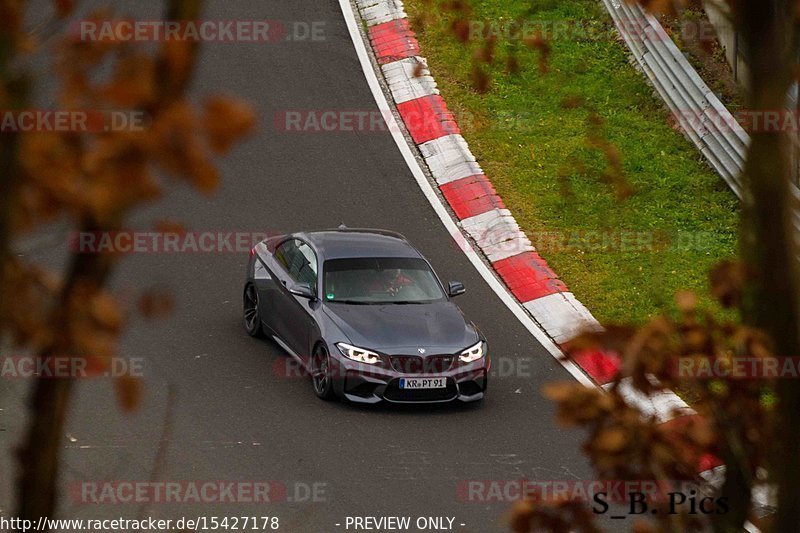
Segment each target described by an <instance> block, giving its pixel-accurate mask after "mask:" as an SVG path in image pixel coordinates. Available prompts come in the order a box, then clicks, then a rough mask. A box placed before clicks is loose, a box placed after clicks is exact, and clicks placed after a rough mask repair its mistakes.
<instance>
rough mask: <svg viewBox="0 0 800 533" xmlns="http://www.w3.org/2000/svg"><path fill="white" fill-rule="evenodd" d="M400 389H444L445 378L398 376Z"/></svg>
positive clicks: (445, 384) (445, 386) (445, 385)
mask: <svg viewBox="0 0 800 533" xmlns="http://www.w3.org/2000/svg"><path fill="white" fill-rule="evenodd" d="M400 388H401V389H444V388H447V378H400Z"/></svg>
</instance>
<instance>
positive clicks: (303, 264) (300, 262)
mask: <svg viewBox="0 0 800 533" xmlns="http://www.w3.org/2000/svg"><path fill="white" fill-rule="evenodd" d="M293 266H294V267H296V270H295V271H294V272H293V271H292V270H291V269H290V270H289V275H290V276H292V279H294V280H295V281H297V282H300V283H310V284H311V287H312V288H315V287H316V285H317V257H316V255H314V250H312V249H311V247H310V246H309V245H307V244H306V243H304V242H298V246H297V259H296V260H295V262H294V264H293Z"/></svg>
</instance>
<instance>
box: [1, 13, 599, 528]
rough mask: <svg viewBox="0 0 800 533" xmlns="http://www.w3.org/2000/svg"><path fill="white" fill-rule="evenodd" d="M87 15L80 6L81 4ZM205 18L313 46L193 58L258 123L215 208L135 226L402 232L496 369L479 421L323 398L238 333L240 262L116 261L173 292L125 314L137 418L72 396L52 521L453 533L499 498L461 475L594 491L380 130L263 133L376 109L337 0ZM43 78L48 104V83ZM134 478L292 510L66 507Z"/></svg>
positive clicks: (177, 204) (493, 301) (208, 258)
mask: <svg viewBox="0 0 800 533" xmlns="http://www.w3.org/2000/svg"><path fill="white" fill-rule="evenodd" d="M39 3H41V4H43V5H45V4H46V3H44V2H39ZM102 4H103V2H85V3H83V4H82V8H81V10H82V12H83V13H85V12H86V11H88V10H89V8H90V6H92V5H102ZM160 8H161V4H160V3H159V2H115V10H116V13H118V14H130V15H132V16H134V17H136V18H140V19H150V20H153V19H157V18H159V17H160V16H161V12H160ZM79 16H80V15H78V16H76V18H77V17H79ZM204 17H205V18H209V19H263V18H267V19H278V20H281V21H286V22H291V21H305V22H308V23H311V22H316V23H317V24H318V27H320V23H322V24H321V26H322V27H323V28H324V40H322V41H317V42H281V43H235V44H234V43H210V44H206V45H204V46H203V48H202V53H201V58H200V61H199V63H198V68H197V71H196V72H195V83H194V85H193V89H192V93H193V96H194V97H195V98H196V99H197V100H198V101H201V100H202V98H204V97H205V96H207V95H210V94H213V93H219V92H223V93H231V94H236V95H238V96H241V97H243V98H246V99H248V100H250V101H251V102H252V103H253V104H254V105H255V106H256V107H257V109H258V111H259V113H260V117H261V123H260V130H259V133H258V134H257V135H256V136H254V137H252V138H250V139H248V140H247V141H246V142H245V143H243V144H241V145H239V146H238V147H237V148H236V149H235V150H234V151H233V152H232V153H231V154H230V155H229V156H228V157H227V158H226V159H225V160H224V161H222V162H221V163H220V168H221V170H222V172H223V175H224V183H223V186H222V188H221V189H220V191H219V192H218V193H217V194H216V195H214V196H211V197H208V198H205V197H202V196H200V195H198V194H196V193H194V192H190V191H188V190H186V189H184V188H181V187H176V188H175V189H173V191H172V192H171V194H170V195H169V196H168V197H167V198H165V200H164V201H163V202H162V203H160V204H158V205H157V206H153V207H152V208H150V209H148V210H146V211H144V212H141V213H139V214H138V215H137V217H136V220H132V221H131V227H135V228H150V227H152V223H153V221H154V220H157V219H160V218H164V217H166V216H169V217H171V218H174V219H177V220H179V221H181V222H182V223H184V224H185V225H186V226H187V227H188V228H191V229H192V230H195V231H243V232H244V231H285V232H290V231H295V230H301V229H313V228H324V227H333V226H337V225H338V224H340V223H341V222H345V223H346V224H347V225H348V226H351V227H383V228H388V229H392V230H396V231H399V232H402V233H403V234H405V235H406V236H407V237H408V238H409V239H410V240H411V242H412V243H413V244H414V245H416V246H417V247H418V248H419V249H420V250H421V251H422V252H423V253H424V254H425V255H426V256H427V257H428V258H429V259H430V260H431V262H432V264H433V266H434V268H435V269H436V270H437V272H438V274H439V275H440V277H441V278H442V279H443V280H445V281H447V280H451V279H456V280H460V281H463V282H464V283H465V285H466V287H467V294H466V295H464V296H463V297H460V298H459V300H458V304H459V305H460V306H461V308H462V309H463V310H464V312H465V313H466V314H467V316H468V317H469V318H471V319H472V320H474V321H475V322H476V323H477V324H478V326H479V327H480V328H481V329H482V331H483V332H484V333H485V335H486V336H487V337H488V339H489V342H490V347H491V348H490V351H491V353H492V355H493V357H494V360H495V375H494V376H492V378H493V379H492V380H491V381H490V386H489V394H488V398H487V400H486V401H485V402H484V403H483V404H482V405H480V406H478V407H470V406H463V405H452V406H446V407H414V408H412V407H395V406H378V407H363V406H351V405H347V404H343V403H325V402H322V401H320V400H318V399H317V398H316V397H315V396H314V394H313V391H312V388H311V384H310V382H309V381H308V380H307V379H305V378H297V377H288V378H287V377H285V376H283V375H281V372H278V371H276V370H275V369H276V368H280V367H281V363H282V362H284V361H286V359H287V355H286V354H285V353H284V352H283V351H282V350H281V349H280V348H279V347H278V346H277V345H276V344H274V343H273V342H271V341H259V340H254V339H251V338H249V337H248V336H247V335H246V334H245V332H244V330H243V327H242V324H241V291H242V279H243V276H244V267H245V265H246V263H247V259H248V258H247V254H246V253H245V254H235V253H223V254H132V255H131V256H130V257H128V258H127V259H126V260H125V261H124V262H122V263H121V265H120V267H119V268H118V270H117V271H116V273H115V276H114V280H113V283H114V286H115V287H116V288H118V289H120V290H125V289H131V288H140V287H145V286H150V285H152V284H158V285H161V286H165V287H169V288H170V289H171V291H172V292H173V294H174V295H175V297H176V303H177V308H176V311H175V313H174V314H173V315H172V316H171V317H170V318H168V319H165V320H162V321H158V322H152V323H151V322H145V321H143V320H142V319H140V318H135V319H133V320H132V322H131V324H130V327H129V330H128V333H127V334H126V336H125V338H124V341H123V346H122V349H121V353H122V354H123V355H124V356H125V357H129V358H142V359H143V371H144V375H145V380H146V392H145V398H144V404H143V405H142V406H141V408H140V410H139V411H138V412H137V413H135V414H133V415H131V416H126V415H122V414H121V413H120V412H119V409H118V408H117V407H116V401H115V396H114V392H113V388H112V385H111V383H110V382H109V381H108V380H103V379H96V380H87V381H84V382H81V383H80V384H79V385H78V388H77V394H76V396H75V398H74V403H73V406H72V411H71V416H70V419H69V421H68V432H67V434H66V435H64V446H65V448H66V450H65V463H66V464H65V465H64V468H63V469H62V479H61V480H60V484H61V485H62V486H63V491H62V494H63V499H62V503H61V515H62V516H63V517H75V518H105V517H116V516H123V517H131V518H133V517H137V516H155V517H163V518H177V517H180V516H192V517H196V516H198V515H199V516H207V517H211V516H218V517H223V516H245V515H248V516H253V515H256V516H265V515H269V516H277V517H279V518H280V523H281V530H285V531H339V530H342V531H344V530H345V527H344V526H345V520H346V517H347V516H411V517H413V519H416V517H420V516H433V517H440V516H448V517H455V522H454V528H455V530H457V531H464V532H484V531H490V530H495V529H503V524H502V515H503V513H504V512H505V511H506V510H507V509H508V507H509V503H507V502H495V503H486V502H479V501H478V502H465V501H462V499H461V498H460V497H459V494H458V488H459V487H460V486H462V485H463V483H464V482H465V481H467V480H498V481H499V482H502V481H504V480H519V479H537V480H586V479H590V478H591V477H592V474H591V471H590V469H589V467H588V463H587V461H586V459H585V458H584V457H583V456H582V455H581V454H580V450H579V448H580V443H581V434H580V433H579V432H577V431H573V430H567V429H564V428H560V427H558V426H557V425H556V424H555V421H554V410H553V408H552V405H551V404H550V403H549V402H548V401H547V400H545V399H543V398H542V397H541V396H540V394H539V391H540V389H541V387H542V385H544V384H545V383H549V382H552V381H558V380H570V379H573V378H571V377H570V376H569V374H568V373H567V372H566V371H565V370H564V369H563V368H562V367H561V366H560V365H559V364H558V362H557V361H555V360H554V359H553V357H552V356H551V355H550V354H549V353H548V352H547V351H546V350H545V349H544V348H543V347H541V346H540V345H539V344H538V343H537V342H536V340H535V339H534V338H533V337H532V336H531V335H530V333H528V332H527V331H526V330H525V329H524V328H523V326H522V325H521V324H520V323H519V322H518V321H517V320H516V319H515V318H514V316H513V315H512V313H511V312H509V310H508V309H507V308H506V307H505V306H504V305H503V304H502V303H501V302H500V300H499V299H498V298H497V296H496V295H495V294H494V293H493V292H492V291H491V290H490V289H489V287H488V286H487V285H486V283H485V282H484V281H483V280H482V279H481V278H480V276H479V275H478V273H477V272H476V271H475V269H474V268H473V266H472V265H471V264H470V263H469V262H468V260H467V259H466V257H465V256H464V255H463V254H462V253H461V252H460V251H459V249H458V247H457V246H456V245H455V244H454V243H453V242H452V240H451V239H450V237H449V236H448V234H447V232H446V231H445V229H444V228H443V226H442V224H441V222H440V221H439V219H438V218H437V216H436V215H435V214H434V211H433V209H432V208H431V207H430V205H429V204H428V202H427V201H426V199H425V198H424V196H423V195H422V193H421V192H420V190H419V189H418V186H417V184H416V183H415V181H414V179H413V177H412V175H411V173H410V171H409V170H408V168H407V166H406V163H405V162H404V160H403V158H402V157H401V155H400V152H399V151H398V149H397V147H396V145H395V143H394V142H393V140H392V138H391V136H390V135H389V134H388V133H386V132H333V133H296V132H293V133H287V132H282V131H277V130H276V128H275V127H274V125H273V117H274V116H275V115H276V113H280V112H282V111H285V110H298V109H299V110H351V111H358V110H364V111H374V110H375V109H376V107H375V103H374V100H373V97H372V94H371V93H370V91H369V89H368V87H367V84H366V82H365V80H364V76H363V73H362V72H361V69H360V66H359V62H358V60H357V58H356V54H355V51H354V49H353V45H352V43H351V41H350V38H349V35H348V32H347V28H346V26H345V23H344V20H343V18H342V14H341V12H340V10H339V5H338V2H337V1H335V0H318V1H315V2H311V1H307V0H302V1H298V0H269V1H266V2H265V1H256V0H248V1H243V0H240V1H236V2H219V1H217V2H208V4H207V6H206V11H205V14H204ZM41 83H43V84H44V90H43V91H42V98H44V99H46V98H47V96H46V95H47V93H48V87H47V83H48V82H47V80H46V79H44V80H42V81H41ZM502 367H505V368H502ZM497 371H502V375H499V374H498V373H497ZM25 387H26V384H25V383H19V382H12V383H3V384H0V409H2V411H0V429H2V431H0V445H2V450H3V457H2V461H0V470H1V471H3V472H9V469H10V468H11V467H12V466H13V457H12V453H13V447H14V445H15V443H16V442H17V441H18V439H19V437H20V435H21V433H22V430H23V428H24V418H23V417H24V411H25V409H24V402H23V400H22V398H21V395H22V393H23V392H24V390H25ZM150 479H157V480H179V481H187V480H225V481H266V480H272V481H275V482H276V483H281V484H283V485H284V486H286V487H287V490H288V492H287V497H288V498H289V499H290V500H301V501H291V502H289V501H286V502H273V503H269V504H261V505H253V504H241V503H237V504H232V503H224V504H197V503H184V504H179V505H176V504H150V505H143V504H117V505H108V504H86V503H83V502H81V501H79V500H80V498H76V497H73V496H70V495H69V489H70V487H72V486H74V484H75V483H76V482H80V481H84V480H95V481H97V480H104V481H147V480H150ZM12 483H13V476H11V475H4V476H2V490H1V491H0V508H2V510H3V512H4V513H6V514H11V513H12V512H13V505H12V504H11V503H10V502H11V498H12V494H13V489H12ZM314 484H316V489H315V490H316V491H317V500H319V501H317V502H310V501H307V500H308V499H312V498H310V497H309V495H308V493H307V491H306V489H307V488H309V487H311V488H312V489H313V487H314ZM336 524H341V525H340V526H337V525H336ZM461 524H464V525H463V526H461ZM351 530H352V529H351Z"/></svg>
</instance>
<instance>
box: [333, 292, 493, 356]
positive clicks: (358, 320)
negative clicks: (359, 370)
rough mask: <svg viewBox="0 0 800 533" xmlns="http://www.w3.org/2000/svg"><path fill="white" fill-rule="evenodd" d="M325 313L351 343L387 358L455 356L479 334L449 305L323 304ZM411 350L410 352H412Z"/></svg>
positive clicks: (451, 304)
mask: <svg viewBox="0 0 800 533" xmlns="http://www.w3.org/2000/svg"><path fill="white" fill-rule="evenodd" d="M324 311H325V313H326V314H327V315H328V316H329V317H330V318H331V320H333V322H334V323H335V324H336V325H337V326H338V327H339V329H340V330H341V332H342V333H343V334H344V335H345V336H346V337H347V338H348V339H349V340H350V342H351V343H352V344H354V345H356V346H358V347H360V348H366V349H371V350H377V351H380V352H383V353H386V354H389V355H400V354H416V353H417V349H418V348H424V349H426V350H427V351H428V353H429V354H433V353H455V352H457V351H460V350H463V349H464V348H468V347H469V346H471V345H473V344H475V343H476V342H478V339H479V337H478V333H477V332H476V331H475V328H474V327H473V326H472V325H471V324H468V323H467V321H466V320H465V319H464V315H462V314H461V310H460V309H459V308H458V307H457V306H456V305H455V304H453V303H452V302H449V301H445V302H436V303H430V304H410V305H396V304H389V305H348V304H337V303H326V304H325V310H324ZM411 350H413V351H411Z"/></svg>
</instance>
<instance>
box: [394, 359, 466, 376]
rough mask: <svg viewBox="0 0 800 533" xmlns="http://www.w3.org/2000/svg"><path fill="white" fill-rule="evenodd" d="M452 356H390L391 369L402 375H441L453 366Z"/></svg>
mask: <svg viewBox="0 0 800 533" xmlns="http://www.w3.org/2000/svg"><path fill="white" fill-rule="evenodd" d="M454 360H455V356H454V355H431V356H428V357H419V356H417V355H393V356H391V361H392V368H393V369H394V370H395V371H397V372H401V373H403V374H441V373H442V372H447V371H448V370H450V368H451V367H452V366H453V361H454Z"/></svg>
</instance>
